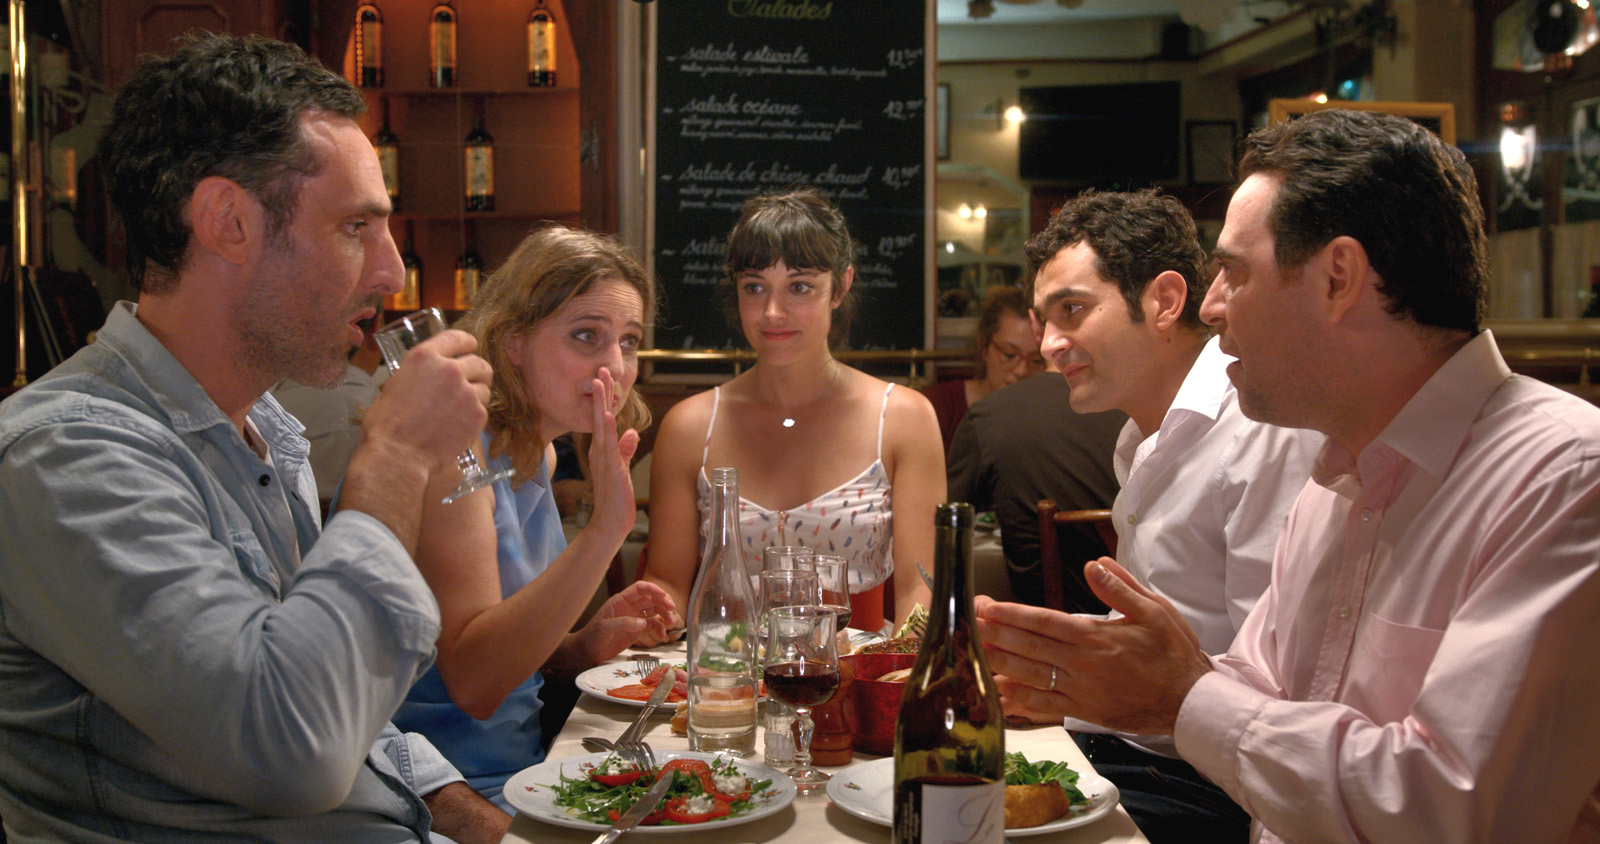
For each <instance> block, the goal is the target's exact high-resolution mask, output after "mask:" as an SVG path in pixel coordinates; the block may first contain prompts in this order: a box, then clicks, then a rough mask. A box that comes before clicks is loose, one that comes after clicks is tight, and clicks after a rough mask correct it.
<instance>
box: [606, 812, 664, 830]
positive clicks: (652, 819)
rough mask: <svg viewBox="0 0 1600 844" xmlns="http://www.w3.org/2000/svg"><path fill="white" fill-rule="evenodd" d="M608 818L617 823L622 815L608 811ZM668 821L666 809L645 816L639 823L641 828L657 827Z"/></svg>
mask: <svg viewBox="0 0 1600 844" xmlns="http://www.w3.org/2000/svg"><path fill="white" fill-rule="evenodd" d="M606 817H608V818H610V819H611V822H612V823H616V822H617V818H620V817H622V813H621V812H619V811H617V810H616V809H610V810H607V811H606ZM666 819H667V810H666V809H657V810H655V811H654V812H651V813H650V814H648V815H645V816H644V820H642V821H639V825H640V826H655V825H656V824H659V823H661V822H662V821H664V820H666Z"/></svg>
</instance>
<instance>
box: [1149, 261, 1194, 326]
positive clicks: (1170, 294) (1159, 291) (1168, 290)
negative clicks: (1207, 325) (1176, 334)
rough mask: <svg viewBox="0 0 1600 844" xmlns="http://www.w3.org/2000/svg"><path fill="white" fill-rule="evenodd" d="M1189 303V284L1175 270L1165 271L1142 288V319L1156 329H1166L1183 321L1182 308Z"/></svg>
mask: <svg viewBox="0 0 1600 844" xmlns="http://www.w3.org/2000/svg"><path fill="white" fill-rule="evenodd" d="M1188 302H1189V283H1188V282H1186V281H1184V280H1183V275H1182V274H1181V273H1179V272H1177V271H1176V270H1165V271H1163V272H1162V273H1161V274H1160V275H1158V276H1156V277H1155V278H1153V279H1151V280H1150V283H1149V284H1147V285H1145V286H1144V296H1143V297H1141V302H1140V304H1141V306H1142V307H1143V308H1144V318H1145V319H1146V320H1149V321H1150V322H1151V323H1152V324H1153V325H1155V327H1156V328H1160V329H1167V328H1171V327H1172V326H1174V325H1177V324H1178V321H1179V320H1181V319H1183V308H1184V306H1185V305H1186V304H1188Z"/></svg>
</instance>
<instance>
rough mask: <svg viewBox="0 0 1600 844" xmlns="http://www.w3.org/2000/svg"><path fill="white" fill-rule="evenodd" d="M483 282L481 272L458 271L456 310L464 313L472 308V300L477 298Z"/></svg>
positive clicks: (471, 270)
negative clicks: (479, 286) (479, 287)
mask: <svg viewBox="0 0 1600 844" xmlns="http://www.w3.org/2000/svg"><path fill="white" fill-rule="evenodd" d="M482 281H483V272H482V271H481V270H475V269H466V270H461V269H458V270H456V310H458V311H464V310H466V309H467V308H470V307H472V300H473V299H475V298H477V296H478V285H479V284H480V283H482Z"/></svg>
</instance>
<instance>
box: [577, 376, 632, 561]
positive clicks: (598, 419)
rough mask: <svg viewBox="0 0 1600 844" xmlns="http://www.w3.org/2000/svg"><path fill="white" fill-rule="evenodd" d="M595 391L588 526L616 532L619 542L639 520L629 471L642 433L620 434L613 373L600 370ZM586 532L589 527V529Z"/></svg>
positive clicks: (590, 442)
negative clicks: (591, 504)
mask: <svg viewBox="0 0 1600 844" xmlns="http://www.w3.org/2000/svg"><path fill="white" fill-rule="evenodd" d="M591 385H592V386H593V388H594V436H593V437H591V438H590V441H589V474H590V480H591V481H592V482H593V484H594V512H593V513H592V514H590V516H589V527H591V528H593V527H598V528H599V529H601V530H607V531H615V532H616V536H617V538H618V539H619V543H618V545H619V547H620V544H621V543H620V539H622V538H624V537H626V536H627V535H628V531H630V530H633V523H634V521H635V519H637V518H638V510H637V504H636V503H635V500H634V495H633V476H632V475H631V474H630V473H629V468H630V466H631V464H632V462H633V454H634V452H635V451H637V450H638V448H639V432H638V431H635V430H632V429H629V430H627V431H624V432H623V433H622V434H620V435H619V434H618V433H617V415H616V407H615V405H616V404H617V382H616V380H615V379H614V378H612V377H611V372H610V370H607V369H606V368H605V367H601V368H600V373H599V377H597V378H595V379H594V380H593V381H592V382H591ZM586 529H587V528H586Z"/></svg>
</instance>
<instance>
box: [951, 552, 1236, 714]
mask: <svg viewBox="0 0 1600 844" xmlns="http://www.w3.org/2000/svg"><path fill="white" fill-rule="evenodd" d="M1085 575H1086V578H1087V580H1088V582H1089V585H1090V588H1091V589H1093V590H1094V593H1095V595H1097V596H1099V598H1100V600H1102V601H1104V602H1105V603H1106V605H1107V606H1109V607H1111V609H1113V610H1115V611H1117V612H1119V613H1121V617H1118V618H1112V619H1110V620H1103V619H1099V618H1090V617H1085V616H1078V615H1072V614H1069V613H1064V612H1060V611H1057V610H1051V609H1046V608H1043V607H1032V606H1027V605H1024V604H1008V603H1000V602H997V601H993V600H990V599H989V598H986V597H982V596H980V597H978V599H977V615H978V627H979V629H980V631H981V632H982V636H983V644H984V649H985V651H987V653H988V657H989V663H990V666H991V667H992V668H993V670H994V672H995V675H996V681H997V683H998V685H999V687H1000V693H1001V700H1002V706H1003V707H1004V709H1005V711H1006V714H1008V715H1024V716H1026V717H1030V718H1034V719H1039V720H1043V719H1045V718H1048V719H1049V720H1059V719H1060V718H1061V717H1062V716H1065V715H1070V716H1072V717H1074V718H1078V719H1081V720H1084V721H1089V722H1091V723H1095V724H1100V725H1101V726H1105V727H1110V728H1112V729H1115V730H1120V731H1124V732H1129V733H1144V734H1163V735H1164V734H1170V733H1171V732H1172V730H1173V727H1174V725H1175V724H1176V723H1177V719H1178V709H1179V708H1180V707H1181V706H1182V705H1183V699H1184V697H1185V696H1186V695H1187V694H1188V693H1189V689H1190V687H1192V686H1193V685H1194V684H1195V681H1197V680H1199V679H1200V677H1201V676H1202V675H1204V674H1205V673H1206V672H1208V671H1210V670H1211V661H1210V659H1209V658H1208V657H1207V656H1206V654H1205V652H1204V651H1202V650H1201V648H1200V641H1199V638H1198V637H1197V636H1196V635H1195V632H1194V630H1193V629H1192V628H1190V627H1189V624H1188V623H1187V622H1185V621H1184V620H1183V616H1181V615H1179V614H1178V611H1177V610H1176V609H1174V608H1173V606H1172V604H1171V603H1169V602H1168V601H1167V600H1166V599H1165V598H1162V597H1161V596H1159V595H1156V594H1155V593H1153V592H1151V591H1150V590H1149V589H1146V588H1145V587H1144V586H1142V585H1140V584H1139V582H1138V581H1137V580H1135V579H1134V578H1133V576H1132V575H1130V574H1128V572H1127V570H1126V569H1124V568H1122V567H1121V566H1119V565H1117V563H1116V561H1114V560H1112V559H1111V558H1109V557H1101V558H1100V559H1099V560H1096V561H1094V562H1092V563H1090V564H1089V565H1088V566H1087V568H1086V570H1085ZM1041 716H1043V717H1041Z"/></svg>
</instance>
